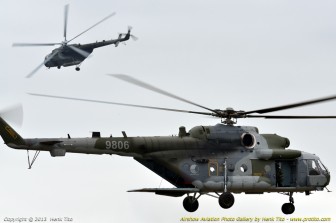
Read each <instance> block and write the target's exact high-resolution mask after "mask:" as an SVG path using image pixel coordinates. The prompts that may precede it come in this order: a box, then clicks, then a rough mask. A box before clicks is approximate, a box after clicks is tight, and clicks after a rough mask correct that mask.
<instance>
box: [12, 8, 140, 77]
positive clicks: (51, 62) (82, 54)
mask: <svg viewBox="0 0 336 223" xmlns="http://www.w3.org/2000/svg"><path fill="white" fill-rule="evenodd" d="M68 12H69V5H65V6H64V41H62V42H60V43H13V47H23V46H55V45H61V46H60V47H58V48H56V49H54V50H52V52H51V53H50V54H48V55H47V56H46V57H45V58H44V61H43V62H42V63H41V64H40V65H39V66H38V67H36V68H35V69H34V70H33V71H32V72H30V73H29V74H28V75H27V76H26V77H27V78H30V77H31V76H33V75H34V74H35V73H36V72H37V71H38V70H39V69H40V68H41V67H42V66H43V65H44V66H46V67H48V68H50V67H57V68H58V69H60V68H61V66H63V67H68V66H74V65H76V70H77V71H79V70H80V68H79V66H80V65H81V63H82V62H83V61H84V60H85V59H86V58H87V57H88V56H89V55H90V54H91V53H92V52H93V50H94V49H95V48H98V47H103V46H107V45H111V44H114V45H115V46H116V47H117V46H118V45H119V43H121V42H124V41H127V40H129V39H130V37H131V38H132V39H133V40H137V37H135V36H134V35H132V34H131V29H132V27H131V26H129V27H128V31H127V33H120V34H119V36H118V38H117V39H111V40H103V41H100V42H98V41H97V42H94V43H88V44H71V45H68V43H70V42H71V41H73V40H74V39H76V38H77V37H79V36H81V35H82V34H84V33H86V32H87V31H89V30H90V29H92V28H94V27H95V26H97V25H99V24H100V23H102V22H104V21H106V20H107V19H109V18H111V17H112V16H114V15H115V14H116V13H115V12H113V13H111V14H110V15H108V16H106V17H105V18H103V19H102V20H100V21H99V22H97V23H96V24H94V25H93V26H91V27H90V28H88V29H86V30H85V31H83V32H81V33H80V34H78V35H77V36H75V37H73V38H72V39H70V40H67V24H68Z"/></svg>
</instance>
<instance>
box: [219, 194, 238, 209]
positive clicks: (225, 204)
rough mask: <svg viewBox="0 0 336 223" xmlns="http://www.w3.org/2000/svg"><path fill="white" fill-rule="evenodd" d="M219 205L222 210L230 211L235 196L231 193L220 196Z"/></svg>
mask: <svg viewBox="0 0 336 223" xmlns="http://www.w3.org/2000/svg"><path fill="white" fill-rule="evenodd" d="M218 203H219V205H220V206H221V207H222V208H225V209H228V208H230V207H232V205H233V204H234V196H233V195H232V194H231V193H230V192H224V193H222V194H221V195H220V196H219V198H218Z"/></svg>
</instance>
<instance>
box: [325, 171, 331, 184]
mask: <svg viewBox="0 0 336 223" xmlns="http://www.w3.org/2000/svg"><path fill="white" fill-rule="evenodd" d="M324 176H325V177H326V178H327V182H326V183H325V185H324V186H325V187H326V186H328V185H329V183H330V173H329V172H326V173H324Z"/></svg>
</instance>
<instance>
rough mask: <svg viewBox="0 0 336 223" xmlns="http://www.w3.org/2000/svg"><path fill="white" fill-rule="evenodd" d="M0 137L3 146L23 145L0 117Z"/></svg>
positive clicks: (15, 133) (19, 138)
mask: <svg viewBox="0 0 336 223" xmlns="http://www.w3.org/2000/svg"><path fill="white" fill-rule="evenodd" d="M0 135H1V137H2V139H3V140H4V142H5V144H9V143H10V144H15V145H25V144H26V143H25V140H24V139H23V138H22V137H21V136H20V135H19V134H18V133H17V132H16V131H15V130H14V129H13V128H12V127H11V126H10V125H9V124H8V123H7V122H6V121H5V120H3V119H2V118H1V117H0Z"/></svg>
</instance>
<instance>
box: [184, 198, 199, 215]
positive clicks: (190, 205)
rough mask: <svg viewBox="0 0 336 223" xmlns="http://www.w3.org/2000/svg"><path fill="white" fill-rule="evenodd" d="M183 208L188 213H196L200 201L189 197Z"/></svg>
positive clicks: (185, 200)
mask: <svg viewBox="0 0 336 223" xmlns="http://www.w3.org/2000/svg"><path fill="white" fill-rule="evenodd" d="M183 207H184V209H185V210H186V211H188V212H194V211H196V210H197V209H198V201H197V199H196V198H194V197H193V196H187V197H186V198H184V200H183Z"/></svg>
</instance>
